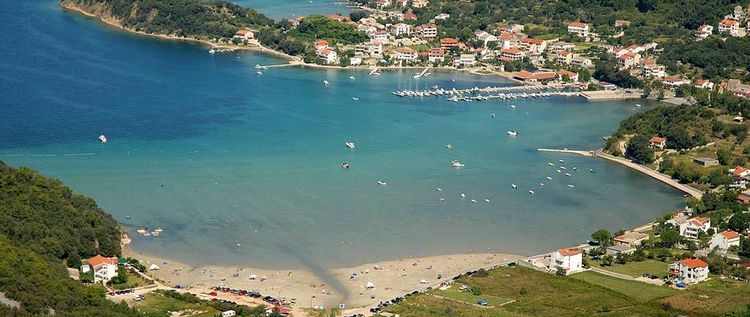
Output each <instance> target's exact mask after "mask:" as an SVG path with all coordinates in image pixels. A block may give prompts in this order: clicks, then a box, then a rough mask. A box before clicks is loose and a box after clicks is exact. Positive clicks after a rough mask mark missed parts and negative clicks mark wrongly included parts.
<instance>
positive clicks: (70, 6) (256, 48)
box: [60, 0, 524, 84]
mask: <svg viewBox="0 0 750 317" xmlns="http://www.w3.org/2000/svg"><path fill="white" fill-rule="evenodd" d="M60 7H61V8H63V9H65V10H69V11H71V12H74V13H78V14H82V15H84V16H87V17H90V18H93V19H96V20H98V21H100V22H101V23H103V24H104V25H106V26H109V27H112V28H115V29H117V30H120V31H125V32H128V33H131V34H136V35H141V36H146V37H151V38H154V39H160V40H168V41H186V42H192V43H197V44H202V45H206V46H208V47H209V48H213V49H218V50H238V51H252V52H258V53H261V54H268V55H270V56H274V57H278V58H281V59H284V60H286V61H287V64H279V65H267V66H274V67H281V66H285V67H301V68H305V67H309V68H317V69H333V70H372V69H374V68H378V69H381V70H385V71H394V70H419V69H424V68H425V67H428V68H430V69H434V70H438V71H442V72H452V71H457V72H458V71H460V72H466V73H470V74H473V75H480V76H499V77H502V78H505V79H507V80H510V81H513V82H515V83H520V84H524V83H523V82H521V81H519V80H516V79H514V78H513V74H512V73H509V72H500V71H495V70H490V71H485V72H483V71H482V70H484V69H483V68H461V69H459V68H455V67H430V66H382V67H379V66H378V67H376V66H369V65H367V66H351V65H350V66H338V65H321V64H310V63H305V62H304V61H302V59H301V57H299V56H292V55H289V54H286V53H284V52H280V51H277V50H274V49H271V48H268V47H265V46H263V45H261V44H260V43H255V44H251V45H228V44H218V43H214V42H211V41H208V40H204V39H198V38H191V37H180V36H174V35H167V34H155V33H146V32H142V31H137V30H134V29H131V28H127V27H125V26H124V25H122V24H121V23H120V22H119V21H117V20H115V19H110V18H106V17H103V16H100V15H97V14H95V13H91V12H88V11H87V10H85V9H83V8H81V7H79V6H78V5H76V4H75V3H72V2H70V1H65V0H63V1H61V2H60Z"/></svg>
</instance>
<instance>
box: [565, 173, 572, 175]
mask: <svg viewBox="0 0 750 317" xmlns="http://www.w3.org/2000/svg"><path fill="white" fill-rule="evenodd" d="M565 176H573V175H570V173H565Z"/></svg>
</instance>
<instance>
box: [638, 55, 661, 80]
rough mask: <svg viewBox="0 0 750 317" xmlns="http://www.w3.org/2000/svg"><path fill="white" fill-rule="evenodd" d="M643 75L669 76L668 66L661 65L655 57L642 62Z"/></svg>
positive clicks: (649, 76) (654, 76)
mask: <svg viewBox="0 0 750 317" xmlns="http://www.w3.org/2000/svg"><path fill="white" fill-rule="evenodd" d="M641 76H643V77H647V78H662V77H664V76H667V67H666V66H664V65H659V64H657V63H656V61H654V60H653V59H648V60H644V61H643V62H641Z"/></svg>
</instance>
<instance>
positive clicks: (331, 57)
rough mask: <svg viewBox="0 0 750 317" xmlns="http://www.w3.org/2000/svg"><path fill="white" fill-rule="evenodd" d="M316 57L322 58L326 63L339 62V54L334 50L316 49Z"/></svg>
mask: <svg viewBox="0 0 750 317" xmlns="http://www.w3.org/2000/svg"><path fill="white" fill-rule="evenodd" d="M316 53H317V55H318V58H320V59H321V60H323V62H324V63H326V64H336V63H338V62H339V55H338V53H336V51H334V50H331V49H328V48H324V49H322V50H318V51H317V52H316Z"/></svg>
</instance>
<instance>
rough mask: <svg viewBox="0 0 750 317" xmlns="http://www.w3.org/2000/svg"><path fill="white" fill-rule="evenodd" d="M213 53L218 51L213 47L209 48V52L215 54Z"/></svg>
mask: <svg viewBox="0 0 750 317" xmlns="http://www.w3.org/2000/svg"><path fill="white" fill-rule="evenodd" d="M213 53H216V50H215V49H213V48H211V49H209V50H208V54H213Z"/></svg>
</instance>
